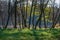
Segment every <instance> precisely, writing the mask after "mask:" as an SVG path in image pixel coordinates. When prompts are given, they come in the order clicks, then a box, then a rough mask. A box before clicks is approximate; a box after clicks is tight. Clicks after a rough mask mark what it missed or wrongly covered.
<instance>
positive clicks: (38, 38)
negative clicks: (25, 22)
mask: <svg viewBox="0 0 60 40" xmlns="http://www.w3.org/2000/svg"><path fill="white" fill-rule="evenodd" d="M59 39H60V29H49V28H47V29H44V28H42V29H37V30H34V29H30V30H29V29H27V28H25V29H21V30H19V29H4V30H0V40H59Z"/></svg>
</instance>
